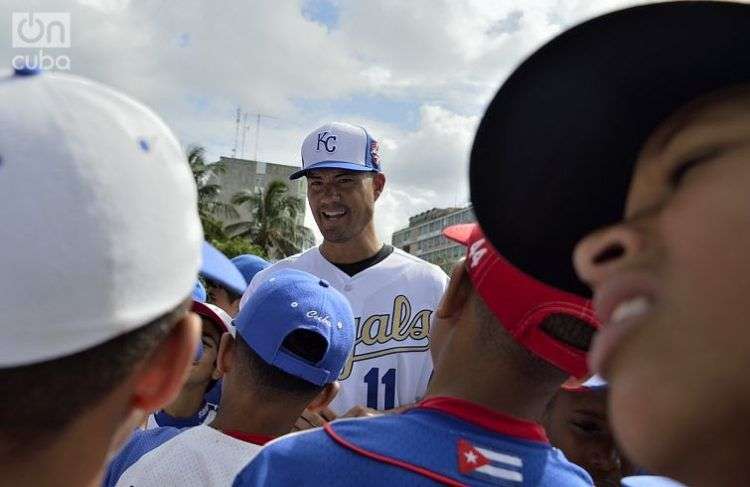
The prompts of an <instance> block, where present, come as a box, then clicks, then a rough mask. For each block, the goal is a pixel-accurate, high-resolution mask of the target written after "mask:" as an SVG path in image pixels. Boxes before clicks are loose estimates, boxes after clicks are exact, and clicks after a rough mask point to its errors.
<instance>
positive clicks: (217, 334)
mask: <svg viewBox="0 0 750 487" xmlns="http://www.w3.org/2000/svg"><path fill="white" fill-rule="evenodd" d="M201 321H202V322H203V326H202V331H201V343H202V344H203V355H202V356H201V358H200V360H198V361H196V362H193V366H192V367H191V369H190V373H189V375H188V379H187V381H186V384H190V385H200V384H208V383H209V382H210V381H211V380H212V379H213V378H214V377H213V374H214V370H215V367H216V355H217V354H218V352H219V342H220V341H221V335H222V333H221V330H220V329H219V327H218V326H217V325H216V324H215V323H214V322H213V321H211V320H209V319H208V318H206V317H203V316H201Z"/></svg>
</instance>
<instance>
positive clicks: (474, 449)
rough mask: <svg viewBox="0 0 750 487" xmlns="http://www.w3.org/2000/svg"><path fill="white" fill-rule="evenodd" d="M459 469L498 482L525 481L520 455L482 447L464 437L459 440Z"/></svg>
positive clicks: (473, 475)
mask: <svg viewBox="0 0 750 487" xmlns="http://www.w3.org/2000/svg"><path fill="white" fill-rule="evenodd" d="M458 471H459V472H461V473H462V474H463V475H467V476H470V477H478V478H482V479H484V480H487V481H493V480H494V481H495V482H496V483H507V481H511V482H523V475H522V473H521V472H522V471H523V460H521V458H520V457H517V456H515V455H509V454H507V453H500V452H496V451H494V450H490V449H488V448H482V447H479V446H477V445H474V444H472V443H470V442H469V441H467V440H463V439H462V440H459V441H458Z"/></svg>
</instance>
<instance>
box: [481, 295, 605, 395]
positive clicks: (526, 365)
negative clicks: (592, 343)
mask: <svg viewBox="0 0 750 487" xmlns="http://www.w3.org/2000/svg"><path fill="white" fill-rule="evenodd" d="M472 300H473V305H474V307H475V310H476V313H477V316H478V317H479V321H480V327H479V333H478V340H479V343H478V349H479V351H480V353H481V354H482V356H485V357H497V356H499V355H502V356H503V357H506V358H507V359H512V360H513V361H514V363H515V364H517V365H519V366H521V368H522V372H523V375H524V377H528V378H529V380H530V381H537V382H541V381H550V382H558V381H559V382H560V383H563V382H564V381H565V380H566V379H567V377H568V374H567V373H566V372H563V371H562V370H560V369H558V368H557V367H555V366H554V365H552V364H550V363H549V362H547V361H546V360H544V359H542V358H541V357H539V356H537V355H535V354H534V353H532V352H531V351H530V350H528V349H527V348H526V347H524V346H523V345H521V344H520V343H518V342H517V341H516V340H515V339H514V338H513V337H512V336H510V334H509V333H508V332H507V331H506V330H505V328H504V327H503V326H502V325H501V324H500V323H499V322H498V319H497V318H496V317H495V315H494V314H493V313H492V311H491V310H490V309H489V307H488V306H487V305H486V304H485V303H484V301H483V300H482V298H481V297H480V296H479V294H477V293H476V292H474V293H472ZM584 327H585V328H589V329H590V328H591V327H590V326H589V325H588V324H587V323H586V322H584V321H583V320H581V319H579V318H576V317H575V316H571V315H566V314H562V313H554V314H551V315H549V316H547V317H546V318H545V319H544V321H542V323H541V325H540V328H541V329H542V330H544V331H545V332H546V333H548V334H551V335H553V336H556V335H561V336H565V337H568V336H570V337H574V336H578V335H577V334H576V332H578V330H579V329H580V328H584ZM580 333H581V332H578V334H580Z"/></svg>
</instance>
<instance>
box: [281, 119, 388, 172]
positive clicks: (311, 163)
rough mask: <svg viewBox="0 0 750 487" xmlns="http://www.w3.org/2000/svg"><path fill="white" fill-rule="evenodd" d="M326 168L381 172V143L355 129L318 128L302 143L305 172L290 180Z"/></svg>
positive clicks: (345, 125)
mask: <svg viewBox="0 0 750 487" xmlns="http://www.w3.org/2000/svg"><path fill="white" fill-rule="evenodd" d="M323 168H333V169H346V170H348V171H369V172H380V158H379V156H378V142H377V141H376V140H374V139H373V138H372V137H370V134H368V133H367V130H365V129H364V128H362V127H358V126H356V125H350V124H348V123H340V122H333V123H328V124H326V125H323V126H322V127H318V128H317V129H316V130H313V131H312V132H311V133H310V135H308V136H307V137H306V138H305V141H304V142H303V143H302V169H301V170H299V171H297V172H295V173H294V174H292V175H291V176H289V179H297V178H300V177H302V176H304V175H306V174H307V171H309V170H311V169H323Z"/></svg>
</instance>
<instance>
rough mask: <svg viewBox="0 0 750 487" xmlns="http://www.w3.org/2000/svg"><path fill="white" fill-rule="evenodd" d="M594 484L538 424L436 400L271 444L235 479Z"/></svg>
mask: <svg viewBox="0 0 750 487" xmlns="http://www.w3.org/2000/svg"><path fill="white" fill-rule="evenodd" d="M435 483H442V484H445V485H455V486H458V485H502V486H513V487H522V486H540V487H553V486H554V487H564V486H591V485H593V482H592V481H591V477H589V475H588V474H587V473H586V472H585V471H584V470H583V469H582V468H580V467H578V466H577V465H574V464H572V463H570V462H568V461H567V460H566V459H565V457H564V455H563V454H562V452H561V451H560V450H557V449H555V448H552V447H551V446H550V444H549V442H548V441H547V438H546V436H545V433H544V429H543V428H542V427H541V426H539V425H538V424H535V423H530V422H527V421H522V420H519V419H516V418H512V417H510V416H507V415H503V414H499V413H496V412H494V411H491V410H489V409H487V408H484V407H482V406H479V405H477V404H474V403H471V402H468V401H464V400H460V399H454V398H447V397H438V398H431V399H428V400H425V401H423V402H422V403H420V404H419V406H417V407H415V408H413V409H410V410H408V411H407V412H405V413H403V414H400V415H385V416H379V417H377V418H370V419H351V420H341V421H335V422H333V423H329V424H328V425H326V427H325V428H324V429H319V430H314V431H309V432H304V433H298V434H293V435H290V436H287V437H284V438H281V439H279V440H277V441H274V442H272V443H269V444H268V446H266V448H264V449H263V450H262V451H261V452H260V453H259V454H258V456H256V457H255V459H253V461H252V462H250V463H249V464H248V465H247V466H246V467H245V468H244V469H243V470H242V471H241V472H240V473H239V475H238V476H237V478H236V479H235V481H234V486H235V487H243V486H255V485H271V486H275V485H279V486H280V485H295V486H298V485H326V486H334V487H335V486H349V485H358V486H368V485H373V486H374V485H391V486H396V485H410V486H413V485H418V486H421V485H435Z"/></svg>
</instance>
